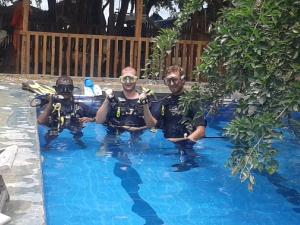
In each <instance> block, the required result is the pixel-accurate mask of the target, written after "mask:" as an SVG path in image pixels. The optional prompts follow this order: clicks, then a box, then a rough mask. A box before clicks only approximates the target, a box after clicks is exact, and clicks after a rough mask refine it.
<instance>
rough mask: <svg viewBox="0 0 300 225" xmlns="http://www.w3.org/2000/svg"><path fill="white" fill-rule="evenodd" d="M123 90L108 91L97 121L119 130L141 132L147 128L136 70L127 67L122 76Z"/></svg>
mask: <svg viewBox="0 0 300 225" xmlns="http://www.w3.org/2000/svg"><path fill="white" fill-rule="evenodd" d="M120 81H121V83H122V89H123V90H122V92H121V93H113V92H112V90H107V91H106V98H105V100H104V102H103V104H102V105H101V106H100V108H99V109H98V111H97V114H96V122H97V123H101V124H106V125H108V126H109V127H110V128H114V129H115V130H117V131H130V132H139V131H143V130H144V129H146V128H147V126H146V124H145V121H144V112H143V106H142V105H141V104H139V97H140V94H139V93H138V92H137V91H136V82H137V76H136V70H135V69H134V68H132V67H126V68H124V69H123V70H122V74H121V76H120Z"/></svg>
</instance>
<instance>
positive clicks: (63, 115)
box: [48, 100, 96, 138]
mask: <svg viewBox="0 0 300 225" xmlns="http://www.w3.org/2000/svg"><path fill="white" fill-rule="evenodd" d="M56 103H60V104H61V107H60V109H59V110H55V108H54V110H53V111H52V113H51V115H50V117H49V121H48V126H49V127H50V130H49V132H48V135H50V136H57V135H58V133H60V132H62V131H63V129H69V130H70V131H71V133H72V134H73V136H74V138H80V137H81V136H82V135H83V133H82V124H81V123H80V122H79V118H80V117H95V115H96V112H95V110H92V109H91V108H90V107H88V106H87V105H85V104H84V103H81V102H75V101H74V100H70V101H64V100H59V101H56V102H54V103H53V104H56ZM59 114H60V117H59Z"/></svg>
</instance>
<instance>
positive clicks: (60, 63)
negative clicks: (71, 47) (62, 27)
mask: <svg viewBox="0 0 300 225" xmlns="http://www.w3.org/2000/svg"><path fill="white" fill-rule="evenodd" d="M62 39H63V37H62V36H60V37H59V56H58V75H59V76H61V75H62V50H63V41H62Z"/></svg>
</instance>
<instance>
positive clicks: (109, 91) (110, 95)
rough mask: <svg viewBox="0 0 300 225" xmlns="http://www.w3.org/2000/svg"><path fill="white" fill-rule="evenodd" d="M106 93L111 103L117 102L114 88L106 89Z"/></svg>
mask: <svg viewBox="0 0 300 225" xmlns="http://www.w3.org/2000/svg"><path fill="white" fill-rule="evenodd" d="M105 94H106V97H107V99H108V101H109V102H110V103H114V102H116V98H115V95H114V92H113V90H112V89H107V90H105Z"/></svg>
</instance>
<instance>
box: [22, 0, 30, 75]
mask: <svg viewBox="0 0 300 225" xmlns="http://www.w3.org/2000/svg"><path fill="white" fill-rule="evenodd" d="M29 7H30V3H29V0H23V30H22V32H23V34H22V52H21V74H24V73H25V72H29V68H27V67H29V65H28V63H27V62H29V61H28V60H29V59H27V54H26V51H28V49H27V42H28V41H29V40H27V38H29V35H27V33H28V17H29Z"/></svg>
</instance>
